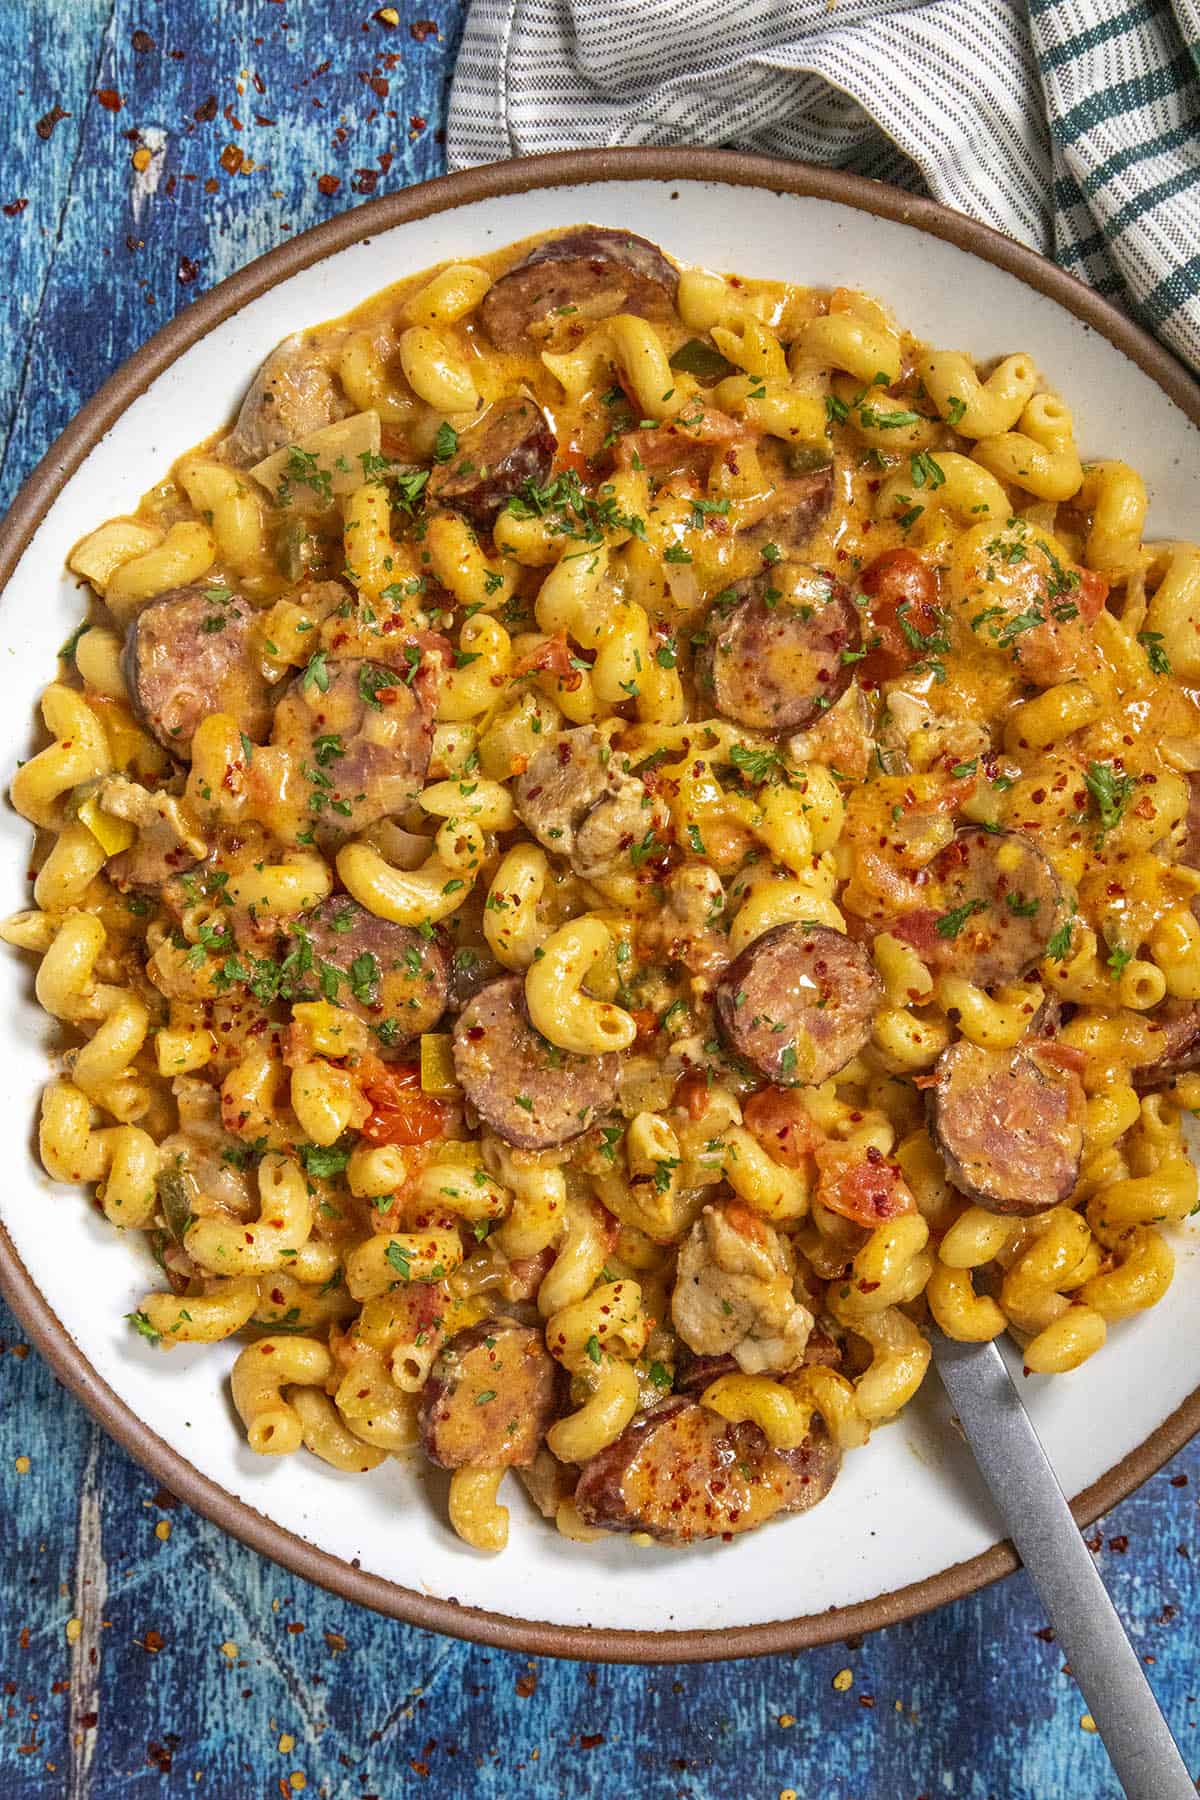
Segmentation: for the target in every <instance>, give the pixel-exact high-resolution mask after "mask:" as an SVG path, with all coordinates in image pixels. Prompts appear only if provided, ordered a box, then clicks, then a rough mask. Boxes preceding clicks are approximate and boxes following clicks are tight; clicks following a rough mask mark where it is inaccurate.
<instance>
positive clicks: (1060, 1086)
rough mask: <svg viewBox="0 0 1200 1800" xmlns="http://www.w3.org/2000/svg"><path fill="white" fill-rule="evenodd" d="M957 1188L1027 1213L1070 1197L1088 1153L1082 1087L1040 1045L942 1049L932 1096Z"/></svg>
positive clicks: (993, 1206) (990, 1207)
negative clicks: (1018, 1048)
mask: <svg viewBox="0 0 1200 1800" xmlns="http://www.w3.org/2000/svg"><path fill="white" fill-rule="evenodd" d="M925 1100H926V1105H927V1107H928V1109H929V1129H930V1133H931V1135H932V1137H933V1141H934V1143H935V1144H936V1145H937V1147H938V1150H939V1151H940V1152H941V1157H942V1161H943V1162H944V1163H945V1165H946V1173H947V1175H948V1176H949V1177H950V1180H951V1181H952V1182H953V1183H954V1185H955V1187H956V1188H958V1189H959V1191H960V1192H961V1193H963V1194H966V1195H967V1197H968V1198H969V1199H971V1200H974V1201H975V1203H976V1205H977V1206H982V1207H985V1208H986V1209H987V1211H988V1212H994V1213H1005V1214H1008V1213H1011V1214H1015V1215H1019V1216H1021V1217H1028V1216H1030V1215H1031V1214H1033V1213H1038V1212H1042V1211H1044V1209H1045V1208H1046V1207H1047V1206H1054V1205H1056V1204H1057V1203H1058V1201H1060V1200H1065V1199H1066V1198H1067V1196H1068V1195H1069V1194H1070V1193H1071V1192H1072V1191H1073V1190H1074V1187H1075V1183H1076V1182H1077V1180H1078V1179H1079V1162H1080V1158H1081V1156H1082V1155H1083V1084H1082V1082H1081V1081H1080V1079H1079V1077H1078V1075H1077V1074H1075V1072H1074V1070H1073V1069H1069V1068H1064V1067H1062V1066H1061V1065H1059V1064H1057V1063H1055V1062H1051V1061H1050V1060H1049V1058H1048V1057H1045V1056H1039V1054H1038V1051H1037V1049H1036V1048H1034V1049H1033V1050H1029V1051H1026V1050H982V1049H980V1048H979V1046H978V1045H977V1044H969V1043H967V1042H966V1040H965V1039H963V1040H960V1042H958V1043H957V1044H951V1046H950V1048H949V1049H948V1050H943V1052H942V1054H941V1056H940V1057H939V1058H938V1061H937V1067H936V1069H935V1071H934V1082H933V1085H932V1087H930V1088H929V1089H928V1091H927V1093H926V1096H925Z"/></svg>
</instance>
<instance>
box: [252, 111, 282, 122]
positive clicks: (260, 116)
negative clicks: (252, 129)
mask: <svg viewBox="0 0 1200 1800" xmlns="http://www.w3.org/2000/svg"><path fill="white" fill-rule="evenodd" d="M254 123H255V124H256V125H274V124H276V123H277V120H275V119H268V117H267V115H266V113H255V115H254Z"/></svg>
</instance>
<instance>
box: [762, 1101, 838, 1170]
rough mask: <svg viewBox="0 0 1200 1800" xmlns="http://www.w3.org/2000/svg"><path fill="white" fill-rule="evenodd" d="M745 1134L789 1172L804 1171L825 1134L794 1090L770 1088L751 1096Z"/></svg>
mask: <svg viewBox="0 0 1200 1800" xmlns="http://www.w3.org/2000/svg"><path fill="white" fill-rule="evenodd" d="M742 1118H743V1119H744V1120H745V1124H746V1130H747V1131H748V1132H749V1133H750V1135H751V1136H752V1137H755V1138H757V1139H758V1141H759V1143H760V1144H761V1145H762V1147H763V1149H764V1150H765V1151H766V1153H767V1155H768V1156H770V1157H772V1158H773V1159H774V1160H775V1161H776V1162H778V1163H786V1164H787V1166H788V1168H790V1169H799V1168H801V1167H803V1164H804V1161H805V1159H806V1157H809V1156H811V1155H812V1153H813V1151H814V1150H815V1149H816V1148H817V1145H818V1144H821V1143H823V1142H824V1134H823V1133H822V1131H821V1129H820V1127H819V1126H818V1125H817V1124H816V1122H815V1121H814V1120H813V1118H812V1116H811V1114H810V1113H809V1111H808V1108H807V1107H806V1106H805V1104H804V1101H803V1099H802V1098H801V1096H800V1094H799V1093H797V1091H796V1089H795V1088H781V1087H768V1088H763V1089H761V1091H760V1092H759V1093H757V1094H752V1095H751V1096H750V1098H749V1100H747V1101H746V1103H745V1105H744V1106H743V1107H742Z"/></svg>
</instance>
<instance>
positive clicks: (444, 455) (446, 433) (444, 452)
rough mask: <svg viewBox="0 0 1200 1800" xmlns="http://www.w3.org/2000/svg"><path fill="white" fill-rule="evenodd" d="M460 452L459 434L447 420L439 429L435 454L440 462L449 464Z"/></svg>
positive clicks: (434, 443)
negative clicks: (458, 451)
mask: <svg viewBox="0 0 1200 1800" xmlns="http://www.w3.org/2000/svg"><path fill="white" fill-rule="evenodd" d="M457 450H458V433H457V431H455V429H454V427H453V425H450V424H448V423H447V422H446V421H445V420H443V421H442V423H441V424H440V425H439V426H438V428H437V437H436V438H435V439H434V441H433V454H434V456H435V458H436V459H437V461H438V462H440V463H444V462H449V461H450V458H451V457H452V456H453V455H455V453H456V452H457Z"/></svg>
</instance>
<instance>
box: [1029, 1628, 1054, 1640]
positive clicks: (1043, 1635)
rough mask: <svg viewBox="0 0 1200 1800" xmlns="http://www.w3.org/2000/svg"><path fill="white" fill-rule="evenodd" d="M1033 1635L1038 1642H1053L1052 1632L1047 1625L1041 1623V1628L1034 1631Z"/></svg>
mask: <svg viewBox="0 0 1200 1800" xmlns="http://www.w3.org/2000/svg"><path fill="white" fill-rule="evenodd" d="M1033 1635H1034V1637H1035V1638H1037V1639H1038V1640H1039V1642H1040V1643H1043V1644H1052V1643H1053V1642H1054V1632H1053V1630H1052V1629H1051V1627H1050V1626H1049V1625H1043V1626H1042V1629H1041V1630H1040V1631H1035V1632H1034V1634H1033Z"/></svg>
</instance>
